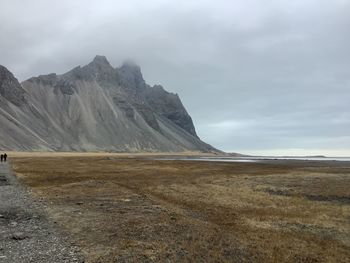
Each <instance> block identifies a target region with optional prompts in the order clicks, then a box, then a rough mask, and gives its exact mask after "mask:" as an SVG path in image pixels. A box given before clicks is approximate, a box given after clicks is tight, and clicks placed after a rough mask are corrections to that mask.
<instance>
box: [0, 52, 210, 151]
mask: <svg viewBox="0 0 350 263" xmlns="http://www.w3.org/2000/svg"><path fill="white" fill-rule="evenodd" d="M0 84H1V86H0V95H1V96H0V98H3V100H5V101H9V102H11V103H12V104H14V105H16V106H18V107H20V108H21V111H20V114H18V112H19V111H17V113H16V111H13V110H11V109H9V108H6V109H5V108H4V107H2V105H1V104H0V110H2V111H4V112H5V113H6V118H5V119H3V120H2V119H1V116H0V132H2V133H4V134H6V135H7V139H6V140H5V142H4V141H1V138H0V146H3V147H5V148H8V149H14V150H21V149H27V150H28V149H39V150H40V149H44V150H45V149H49V150H65V151H67V150H68V151H90V150H106V151H129V152H130V151H132V152H135V151H170V152H171V151H189V150H190V151H204V152H210V151H214V152H215V151H217V150H216V149H214V148H213V147H211V146H210V145H207V144H205V143H204V142H202V141H201V140H200V139H199V138H198V137H197V135H196V131H195V128H194V125H193V122H192V119H191V117H190V116H189V114H188V113H187V111H186V109H185V107H184V106H183V104H182V102H181V100H180V98H179V96H178V95H177V94H173V93H169V92H167V91H166V90H164V88H163V87H161V86H159V85H158V86H154V87H150V86H149V85H147V84H146V82H145V80H144V79H143V76H142V73H141V69H140V67H139V66H137V65H136V64H135V63H132V62H126V63H124V64H123V65H122V66H121V67H120V68H113V67H112V66H111V64H110V63H109V62H108V60H107V59H106V57H104V56H96V57H95V58H94V60H93V61H92V62H90V63H89V64H87V65H85V66H83V67H80V66H79V67H76V68H74V69H72V70H70V71H68V72H67V73H65V74H62V75H56V74H54V73H53V74H49V75H42V76H39V77H34V78H31V79H29V80H27V81H24V82H23V83H22V85H21V84H19V83H18V81H17V80H16V79H15V78H14V77H13V75H12V74H11V73H9V72H8V71H7V70H4V69H3V68H0ZM0 101H1V100H0ZM24 104H26V105H27V106H23V105H24ZM1 125H2V126H1ZM9 130H12V131H15V133H16V141H17V142H19V143H14V140H12V137H11V136H10V135H9V134H8V133H9V132H8V131H9Z"/></svg>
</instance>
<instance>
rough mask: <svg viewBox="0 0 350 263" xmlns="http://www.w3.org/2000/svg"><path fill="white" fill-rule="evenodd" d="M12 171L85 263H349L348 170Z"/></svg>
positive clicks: (150, 166) (61, 160) (158, 167)
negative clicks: (41, 205)
mask: <svg viewBox="0 0 350 263" xmlns="http://www.w3.org/2000/svg"><path fill="white" fill-rule="evenodd" d="M12 165H13V167H14V170H15V171H16V173H17V176H18V177H19V178H20V180H21V181H22V182H23V183H24V184H26V185H28V186H29V188H30V189H31V190H32V191H33V193H34V196H35V197H36V198H38V199H40V200H43V202H44V203H45V204H46V205H47V211H48V214H49V217H50V218H51V219H52V220H53V221H55V222H57V223H58V224H59V225H60V226H62V227H63V228H64V229H65V231H66V232H67V233H68V234H69V235H71V237H72V240H74V242H76V244H77V245H79V246H80V248H81V249H82V251H83V253H84V255H85V256H86V259H87V260H86V261H87V262H119V261H121V262H123V261H159V262H164V261H171V262H173V261H182V262H241V261H246V262H252V261H253V262H349V261H350V223H349V221H350V165H349V164H346V163H338V162H327V163H312V162H293V161H289V162H282V161H279V162H270V163H216V162H194V161H160V160H150V159H145V158H141V157H140V156H129V157H127V156H75V157H74V156H55V157H53V158H48V157H41V158H38V157H34V158H29V157H17V158H14V159H13V160H12Z"/></svg>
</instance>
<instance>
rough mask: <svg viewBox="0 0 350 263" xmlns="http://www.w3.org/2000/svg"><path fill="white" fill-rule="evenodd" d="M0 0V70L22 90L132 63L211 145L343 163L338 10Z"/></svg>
mask: <svg viewBox="0 0 350 263" xmlns="http://www.w3.org/2000/svg"><path fill="white" fill-rule="evenodd" d="M0 2H1V9H0V32H1V34H0V64H3V65H5V66H7V67H8V68H9V69H10V70H12V71H13V72H14V73H15V75H16V76H17V77H18V78H19V79H21V80H24V79H26V78H29V77H31V76H33V75H39V74H44V73H50V72H57V73H63V72H65V71H67V70H68V69H70V68H73V67H75V66H76V65H81V64H85V63H87V62H89V60H91V58H92V57H93V56H94V55H95V54H104V55H106V56H107V57H108V58H109V60H110V62H111V63H112V64H113V65H114V66H117V65H119V64H120V63H121V62H122V61H123V60H124V59H127V58H132V59H133V60H136V61H137V62H138V63H139V64H140V65H141V67H142V70H143V73H144V77H145V79H146V80H147V81H148V82H149V83H150V84H155V83H160V84H162V85H164V86H165V87H166V88H167V89H168V90H170V91H173V92H177V93H179V95H180V96H181V98H182V100H183V102H184V104H185V106H186V107H187V109H188V110H189V112H190V114H191V115H192V117H193V119H194V121H195V124H197V130H198V133H199V135H200V136H201V137H203V139H205V140H206V141H207V142H209V143H212V144H214V146H217V147H220V148H221V149H224V150H235V151H243V152H245V151H250V152H251V151H254V150H257V151H258V150H259V151H261V150H262V149H265V150H266V151H273V149H279V150H281V149H282V150H283V149H285V150H284V151H283V152H286V151H287V149H292V148H295V147H297V148H300V149H303V151H305V154H308V150H309V151H310V152H314V149H320V150H324V151H327V152H325V153H323V154H327V153H334V152H337V149H339V151H340V150H341V152H343V153H344V154H347V155H350V141H349V137H347V134H348V131H349V130H350V124H349V119H350V107H349V101H350V49H349V46H350V16H349V15H348V14H349V13H350V1H348V0H334V1H327V0H295V1H287V0H282V1H281V0H271V1H259V0H249V1H246V0H245V1H244V0H219V1H215V2H214V1H209V0H201V1H194V0H193V1H184V0H183V1H170V0H165V1H160V0H151V1H137V0H132V1H112V0H101V1H92V0H90V1H83V0H78V1H68V0H64V1H44V0H36V1H20V0H11V1H10V0H0ZM225 123H226V126H225V125H222V124H225ZM230 123H231V124H234V125H233V126H232V125H231V126H230V125H227V124H230ZM220 125H221V126H220ZM344 148H345V149H348V150H344ZM276 154H278V152H276Z"/></svg>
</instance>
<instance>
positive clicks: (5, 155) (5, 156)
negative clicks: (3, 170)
mask: <svg viewBox="0 0 350 263" xmlns="http://www.w3.org/2000/svg"><path fill="white" fill-rule="evenodd" d="M6 159H7V154H6V153H5V154H4V162H6Z"/></svg>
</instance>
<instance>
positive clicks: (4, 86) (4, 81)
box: [0, 65, 26, 106]
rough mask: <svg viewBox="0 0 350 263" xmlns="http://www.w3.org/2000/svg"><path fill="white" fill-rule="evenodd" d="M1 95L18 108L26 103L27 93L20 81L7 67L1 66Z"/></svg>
mask: <svg viewBox="0 0 350 263" xmlns="http://www.w3.org/2000/svg"><path fill="white" fill-rule="evenodd" d="M0 95H1V96H2V97H3V98H5V99H6V100H8V101H9V102H11V103H13V104H14V105H16V106H21V105H22V104H24V103H25V102H26V99H25V91H24V89H23V88H22V86H21V85H20V84H19V82H18V80H17V79H16V78H15V77H14V76H13V74H12V73H11V72H10V71H9V70H8V69H7V68H5V67H3V66H1V65H0Z"/></svg>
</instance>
